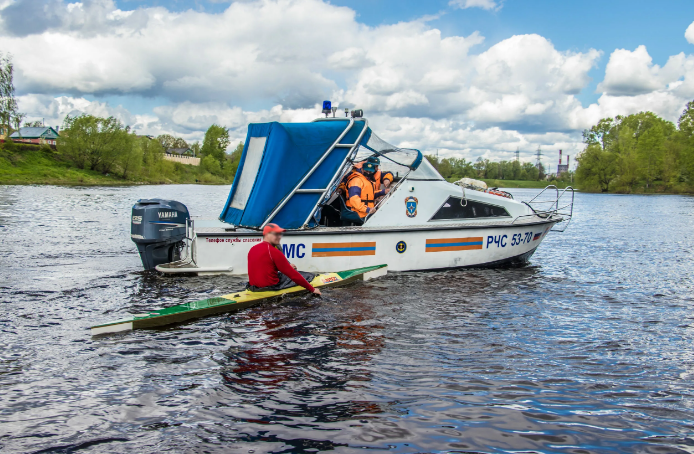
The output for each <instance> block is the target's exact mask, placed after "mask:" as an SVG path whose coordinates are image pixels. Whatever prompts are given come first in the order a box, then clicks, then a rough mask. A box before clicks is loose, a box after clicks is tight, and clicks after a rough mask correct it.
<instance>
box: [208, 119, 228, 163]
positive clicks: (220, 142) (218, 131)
mask: <svg viewBox="0 0 694 454" xmlns="http://www.w3.org/2000/svg"><path fill="white" fill-rule="evenodd" d="M229 143H230V140H229V130H228V129H227V128H225V127H224V126H219V125H216V124H213V125H212V126H210V127H209V128H208V129H207V131H206V132H205V138H204V139H203V141H202V148H201V152H202V154H203V156H212V157H213V158H215V159H216V160H217V161H219V164H220V165H223V163H224V160H225V159H226V150H227V147H228V146H229Z"/></svg>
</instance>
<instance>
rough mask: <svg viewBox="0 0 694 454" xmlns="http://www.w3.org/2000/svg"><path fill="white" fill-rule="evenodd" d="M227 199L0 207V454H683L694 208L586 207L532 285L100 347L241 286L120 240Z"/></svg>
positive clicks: (688, 437)
mask: <svg viewBox="0 0 694 454" xmlns="http://www.w3.org/2000/svg"><path fill="white" fill-rule="evenodd" d="M228 189H229V188H228V187H227V186H217V187H214V186H183V185H182V186H140V187H125V188H118V187H117V188H99V187H89V188H64V187H39V186H9V187H8V186H0V451H2V452H3V453H15V452H22V453H24V452H27V453H39V452H40V453H75V452H79V453H159V452H174V453H177V452H194V453H197V452H200V453H202V452H210V453H217V452H220V453H221V452H239V453H265V452H275V453H280V452H297V453H299V452H319V451H327V450H334V451H335V452H341V453H342V452H344V453H350V452H365V451H364V450H365V449H367V450H369V452H391V453H414V452H485V453H497V452H562V453H565V452H570V453H586V452H639V453H641V452H652V453H669V452H690V453H691V452H694V395H693V393H694V350H693V347H694V342H693V341H694V311H693V309H694V289H693V286H694V285H693V282H694V266H693V265H694V252H693V251H694V198H692V197H684V196H623V195H600V194H578V195H577V199H576V207H575V218H574V221H573V223H572V224H571V226H570V227H569V228H568V230H567V231H566V232H565V233H551V234H549V235H548V236H547V238H546V240H545V241H543V243H542V245H541V246H540V248H539V250H538V251H537V253H536V254H535V255H534V256H533V258H532V260H531V264H530V265H529V266H525V267H522V268H513V269H497V270H485V269H480V270H457V271H445V272H427V273H389V275H388V276H387V277H385V278H382V279H379V280H377V281H373V282H369V283H361V284H356V285H353V286H350V287H346V288H341V289H333V290H328V291H327V292H325V297H324V298H323V299H314V298H310V297H304V298H297V299H293V300H290V301H289V302H286V303H284V304H266V305H264V306H261V307H256V308H252V309H248V310H245V311H242V312H239V313H236V314H231V315H222V316H217V317H211V318H206V319H203V320H198V321H195V322H192V323H187V324H184V325H182V326H178V327H174V328H168V329H161V330H151V331H136V332H129V333H124V334H118V335H112V336H105V337H98V338H92V337H91V336H90V333H89V327H90V326H91V325H93V324H97V323H99V322H104V321H108V320H112V319H117V318H120V317H122V316H126V315H128V314H130V313H139V312H142V311H143V310H147V309H153V308H160V307H164V306H168V305H173V304H178V303H182V302H186V301H190V300H196V299H203V298H208V297H210V296H214V295H217V294H219V293H221V292H228V291H230V290H233V289H236V288H238V287H239V286H240V284H241V281H242V280H241V279H240V278H236V277H224V276H221V277H220V276H213V277H185V278H178V277H174V278H172V277H163V276H159V275H157V274H156V273H145V272H142V271H141V270H140V267H141V264H140V260H139V257H138V255H137V253H136V250H135V247H134V245H133V243H132V242H131V241H130V238H129V216H130V207H131V206H132V204H133V202H134V201H135V200H137V199H138V198H141V197H162V198H171V199H175V200H179V201H181V202H183V203H185V204H187V205H188V207H189V208H190V210H191V212H192V214H202V215H213V216H216V215H217V214H218V213H219V212H220V210H221V207H222V205H223V203H224V201H225V200H226V195H227V192H228ZM512 192H513V193H514V194H515V195H516V197H517V198H525V199H527V198H529V197H530V196H531V195H532V194H533V193H535V192H536V191H534V190H512Z"/></svg>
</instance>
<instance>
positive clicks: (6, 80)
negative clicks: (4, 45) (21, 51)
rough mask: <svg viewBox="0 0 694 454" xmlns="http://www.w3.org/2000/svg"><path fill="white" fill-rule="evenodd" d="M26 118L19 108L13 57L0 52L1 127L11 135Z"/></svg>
mask: <svg viewBox="0 0 694 454" xmlns="http://www.w3.org/2000/svg"><path fill="white" fill-rule="evenodd" d="M24 116H25V115H24V114H22V113H20V112H19V110H18V108H17V100H16V98H15V89H14V64H13V63H12V56H11V55H9V54H7V55H5V54H3V53H2V52H0V127H6V128H7V129H9V130H10V131H9V132H10V133H11V132H12V127H14V129H19V126H20V125H21V123H22V120H23V119H24ZM8 135H9V134H8Z"/></svg>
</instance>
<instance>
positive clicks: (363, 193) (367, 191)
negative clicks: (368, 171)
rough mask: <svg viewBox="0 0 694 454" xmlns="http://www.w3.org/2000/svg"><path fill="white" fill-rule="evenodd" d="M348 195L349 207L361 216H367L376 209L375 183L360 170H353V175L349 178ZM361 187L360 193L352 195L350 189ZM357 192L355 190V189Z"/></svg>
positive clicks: (347, 202) (347, 203)
mask: <svg viewBox="0 0 694 454" xmlns="http://www.w3.org/2000/svg"><path fill="white" fill-rule="evenodd" d="M346 186H347V197H346V199H347V200H346V205H347V208H349V209H350V210H352V211H354V212H355V213H357V214H358V215H359V217H361V218H363V217H366V215H367V214H369V213H370V212H371V211H373V209H374V185H373V183H372V182H371V181H370V180H369V179H368V178H366V176H364V175H362V174H361V173H360V172H357V171H353V172H352V173H351V175H350V176H349V177H348V178H347V184H346ZM351 188H359V194H358V195H356V194H355V195H352V196H351V197H350V194H349V193H350V189H351ZM353 192H355V191H353ZM367 208H368V210H367Z"/></svg>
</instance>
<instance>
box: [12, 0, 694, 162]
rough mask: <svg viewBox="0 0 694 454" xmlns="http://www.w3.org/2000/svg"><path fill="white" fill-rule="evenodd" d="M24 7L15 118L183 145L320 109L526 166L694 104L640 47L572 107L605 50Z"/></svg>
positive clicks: (671, 64) (17, 10)
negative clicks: (83, 120) (83, 116)
mask: <svg viewBox="0 0 694 454" xmlns="http://www.w3.org/2000/svg"><path fill="white" fill-rule="evenodd" d="M32 5H33V6H32ZM36 5H39V6H40V7H41V8H43V7H44V6H45V5H47V3H45V1H43V0H31V1H29V0H27V1H25V2H14V3H5V4H2V5H0V40H2V43H3V44H2V45H3V50H6V51H10V52H12V53H13V54H14V56H15V63H16V69H17V78H16V84H17V86H18V90H19V91H20V93H24V94H23V95H22V96H21V97H20V107H21V109H23V110H24V111H25V112H27V113H29V115H30V117H29V119H31V120H33V119H40V118H44V117H45V118H46V121H47V123H49V124H60V123H61V122H62V119H63V118H64V116H65V115H67V114H68V113H71V112H87V113H93V114H97V115H115V116H117V117H118V118H120V119H121V120H122V121H123V122H125V123H126V124H129V125H131V126H132V127H133V128H134V129H136V130H138V132H140V133H149V134H155V135H156V134H160V133H173V134H176V135H179V136H181V137H184V138H186V139H187V140H198V139H200V138H202V135H203V133H204V130H205V129H206V128H207V127H208V126H209V125H210V124H212V123H217V124H222V125H226V126H228V127H230V128H231V132H232V138H234V140H242V139H243V138H244V137H245V130H246V126H247V124H248V123H249V122H262V121H308V120H311V119H312V118H314V117H316V116H317V115H318V114H319V111H320V108H319V107H318V104H317V103H318V102H320V101H322V100H323V99H331V100H332V101H333V103H334V105H339V106H341V107H349V108H352V107H359V108H363V109H364V110H365V112H366V114H367V115H368V117H369V119H370V121H371V124H372V125H373V126H374V130H375V131H376V132H377V133H379V135H382V136H383V137H384V139H387V140H390V141H392V142H394V143H396V144H401V145H407V146H413V147H415V148H419V149H421V150H422V151H425V152H432V151H433V150H435V149H436V148H439V149H440V152H441V155H444V156H445V155H446V154H452V155H457V156H463V157H467V158H470V159H474V158H476V157H477V156H485V157H489V158H491V159H494V158H495V157H496V158H497V159H502V158H511V157H512V155H513V152H514V151H515V150H516V148H517V147H520V148H521V150H523V151H524V152H525V153H527V155H528V156H530V154H531V153H532V152H533V151H534V150H535V149H536V148H537V147H538V146H543V148H545V149H552V148H562V149H564V150H565V151H566V150H573V149H577V148H578V147H581V136H580V131H581V130H582V129H583V128H586V127H589V126H590V125H592V124H594V123H595V122H597V121H598V120H599V119H600V118H602V117H605V116H608V115H610V116H612V115H616V114H628V113H632V112H634V111H639V110H644V109H648V110H653V111H654V112H656V113H658V114H660V115H664V116H665V117H666V118H668V119H676V117H677V116H678V115H679V112H680V111H681V110H682V108H683V106H684V104H685V103H686V101H687V100H691V99H692V98H694V56H692V55H685V54H684V53H681V54H678V55H674V56H672V57H670V59H669V60H668V61H667V63H666V64H665V65H663V66H662V67H661V66H658V65H655V64H654V63H653V61H652V59H651V57H650V55H649V54H648V52H647V50H646V48H645V47H643V46H641V47H638V48H637V49H635V50H634V51H629V50H624V49H618V50H615V51H614V52H613V53H612V54H611V56H610V59H609V62H608V64H607V69H606V73H605V78H604V80H603V81H602V82H601V83H600V85H599V90H600V91H602V92H603V93H602V95H601V96H600V98H599V100H598V102H596V103H594V104H591V105H590V106H588V107H583V106H582V105H581V102H580V101H579V100H578V99H577V97H576V96H577V94H579V93H580V92H581V91H582V90H584V89H585V88H586V87H587V86H588V84H589V83H590V77H589V72H590V71H591V70H592V69H593V68H594V67H595V66H596V64H597V62H598V61H599V59H600V57H601V55H602V52H601V51H598V50H595V49H590V50H587V51H585V52H572V51H563V50H560V49H556V48H555V47H554V45H553V44H552V42H550V41H549V40H548V39H546V38H544V37H542V36H539V35H534V34H531V35H517V36H511V37H509V38H507V39H505V40H502V41H500V42H498V43H495V44H494V45H492V46H491V47H489V48H488V49H486V50H484V51H478V50H477V49H478V46H479V45H480V44H481V43H483V42H484V37H483V36H481V35H480V34H479V33H478V32H474V33H472V34H470V35H468V36H446V37H444V36H442V33H441V31H439V30H437V29H436V28H432V27H431V26H430V24H429V23H428V22H427V21H426V20H421V19H420V20H414V21H411V22H401V23H397V24H392V25H381V26H377V27H369V26H366V25H364V24H362V23H360V22H358V21H357V19H356V15H355V12H354V11H353V10H352V9H349V8H344V7H336V6H333V5H331V4H329V3H326V2H324V1H321V0H256V1H247V2H234V3H232V4H230V5H229V7H228V8H227V9H226V10H225V11H224V12H223V13H219V14H208V13H204V12H197V11H184V12H179V13H174V12H171V11H169V10H167V9H166V8H163V7H154V8H139V9H135V10H133V11H122V10H119V9H118V8H116V7H115V5H114V4H113V2H112V1H111V0H95V1H92V2H84V3H72V4H70V5H66V4H64V3H61V2H60V1H59V0H52V3H50V6H51V8H50V9H49V11H48V12H47V13H46V14H48V15H49V16H50V18H51V20H46V21H43V19H42V20H40V21H39V20H37V21H34V22H31V21H29V22H27V21H24V22H22V20H23V19H21V18H22V17H24V16H23V15H22V14H23V13H24V12H26V11H25V9H26V8H30V7H33V8H38V7H39V6H36ZM500 5H501V3H500V2H498V1H489V0H474V1H471V0H467V1H463V0H461V1H458V2H456V6H459V7H481V8H487V9H490V8H491V9H494V8H499V7H500ZM42 11H43V10H42ZM49 13H50V14H49ZM11 19H13V20H11ZM690 30H691V31H690ZM691 35H694V24H692V26H690V27H689V29H687V32H686V36H687V39H689V40H690V41H691V39H690V37H691ZM345 37H349V39H345ZM36 49H40V50H41V51H40V52H37V51H36ZM56 94H59V95H60V96H56ZM111 94H115V95H127V96H129V97H140V98H142V99H148V98H149V97H154V98H153V99H157V100H163V101H161V102H159V104H160V105H158V106H157V107H154V108H153V109H152V111H151V112H150V113H147V114H132V113H131V112H130V111H128V109H126V108H124V107H122V106H117V107H114V106H110V105H108V104H107V103H105V102H102V101H99V100H98V99H100V96H101V95H111ZM94 97H95V98H96V99H97V100H96V101H90V100H88V98H89V99H93V98H94ZM49 119H50V122H49Z"/></svg>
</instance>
